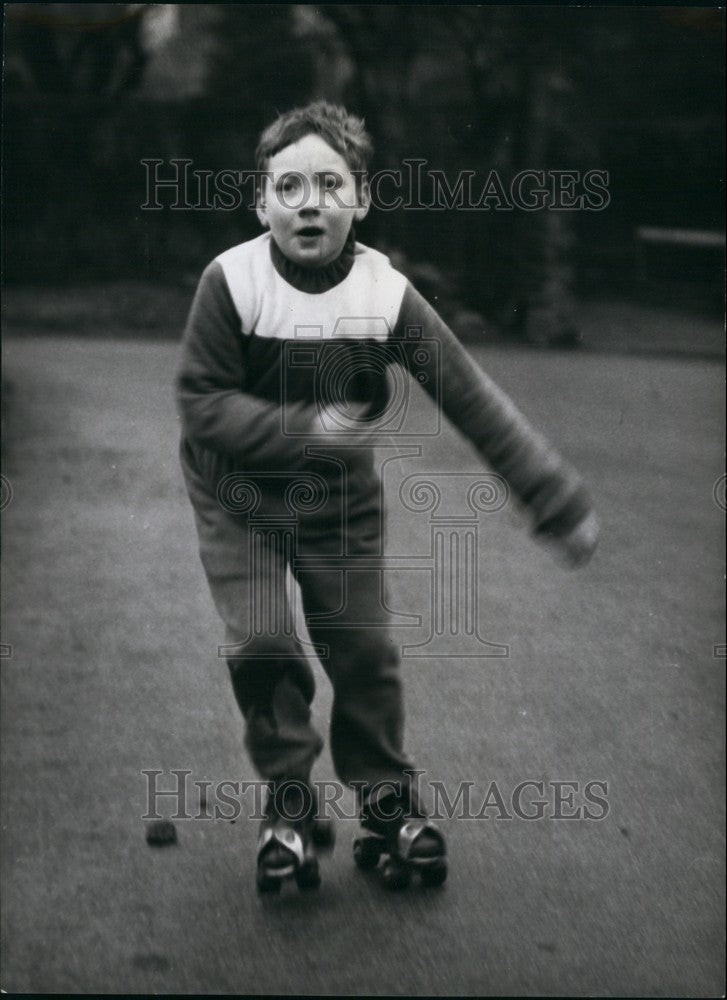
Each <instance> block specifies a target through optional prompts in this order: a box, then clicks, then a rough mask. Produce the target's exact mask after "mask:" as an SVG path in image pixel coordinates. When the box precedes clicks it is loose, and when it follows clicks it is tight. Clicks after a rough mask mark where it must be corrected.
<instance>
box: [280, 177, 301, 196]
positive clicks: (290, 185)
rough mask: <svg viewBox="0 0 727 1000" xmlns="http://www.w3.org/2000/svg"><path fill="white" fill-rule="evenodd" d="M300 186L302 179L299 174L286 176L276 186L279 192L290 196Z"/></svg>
mask: <svg viewBox="0 0 727 1000" xmlns="http://www.w3.org/2000/svg"><path fill="white" fill-rule="evenodd" d="M299 186H300V177H299V176H298V175H297V174H285V175H284V176H283V177H281V178H280V179H279V180H278V183H277V184H276V187H277V189H278V191H282V192H284V193H285V194H289V193H290V192H291V191H295V190H297V188H298V187H299Z"/></svg>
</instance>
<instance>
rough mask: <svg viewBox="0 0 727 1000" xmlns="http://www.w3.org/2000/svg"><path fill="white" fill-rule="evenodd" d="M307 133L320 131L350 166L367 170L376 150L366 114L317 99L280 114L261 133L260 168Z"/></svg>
mask: <svg viewBox="0 0 727 1000" xmlns="http://www.w3.org/2000/svg"><path fill="white" fill-rule="evenodd" d="M306 135H319V136H320V137H321V139H323V140H324V142H327V143H328V145H329V146H330V147H331V149H335V151H336V152H337V153H338V154H339V155H340V156H342V157H343V159H344V160H345V161H346V163H347V164H348V166H349V169H350V170H358V171H362V172H365V171H366V168H367V166H368V161H369V158H370V156H371V154H372V152H373V145H372V143H371V136H370V135H369V134H368V132H367V131H366V129H365V126H364V121H363V118H358V117H357V116H356V115H350V114H349V113H348V111H346V109H345V108H344V107H341V105H340V104H329V103H328V102H327V101H314V102H313V103H312V104H307V105H306V106H305V107H304V108H293V110H292V111H286V112H285V113H284V114H282V115H279V116H278V117H277V118H276V119H275V121H274V122H273V123H272V124H271V125H268V127H267V128H266V129H265V130H264V132H263V133H262V135H261V136H260V141H259V142H258V147H257V151H256V160H257V169H258V170H259V171H264V170H267V166H268V162H269V160H270V158H271V157H272V156H275V154H276V153H279V152H280V151H281V149H285V147H286V146H291V145H292V144H293V143H294V142H298V141H299V140H300V139H302V138H303V137H304V136H306Z"/></svg>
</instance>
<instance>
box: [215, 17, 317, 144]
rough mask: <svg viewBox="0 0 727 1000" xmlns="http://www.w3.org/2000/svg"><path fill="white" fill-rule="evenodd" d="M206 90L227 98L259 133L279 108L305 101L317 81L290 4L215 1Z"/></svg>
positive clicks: (282, 109)
mask: <svg viewBox="0 0 727 1000" xmlns="http://www.w3.org/2000/svg"><path fill="white" fill-rule="evenodd" d="M216 8H217V18H216V23H215V24H214V25H213V26H212V28H211V31H212V36H213V41H214V51H213V54H212V58H211V60H210V66H209V70H208V75H207V89H208V92H209V93H210V94H211V95H213V96H214V97H215V99H217V100H222V101H226V102H229V103H231V104H233V105H234V107H235V108H236V114H237V116H238V117H239V120H240V122H241V123H243V124H244V127H245V129H246V130H247V131H249V132H252V133H257V132H259V131H260V129H261V128H263V126H265V125H266V124H267V123H268V122H269V121H270V119H271V118H273V117H275V115H276V114H278V113H279V112H281V111H286V110H287V109H288V108H291V107H294V106H295V105H297V104H301V103H305V101H306V100H307V98H308V95H309V94H310V92H311V86H312V82H313V73H312V58H311V54H310V50H309V47H308V46H307V44H306V42H305V41H304V40H303V39H302V38H301V37H300V35H299V33H298V32H297V31H296V22H295V17H294V11H295V8H294V7H293V6H292V5H290V4H272V5H271V4H238V3H231V4H217V5H216Z"/></svg>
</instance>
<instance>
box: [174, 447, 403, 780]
mask: <svg viewBox="0 0 727 1000" xmlns="http://www.w3.org/2000/svg"><path fill="white" fill-rule="evenodd" d="M183 468H184V473H185V478H186V481H187V487H188V491H189V494H190V498H191V500H192V505H193V508H194V512H195V520H196V525H197V531H198V535H199V541H200V555H201V559H202V563H203V565H204V568H205V571H206V574H207V579H208V581H209V585H210V589H211V592H212V597H213V599H214V602H215V605H216V607H217V609H218V611H219V613H220V616H221V617H222V620H223V621H224V623H225V625H226V627H227V629H226V631H227V643H228V645H232V646H233V648H232V649H229V648H228V649H226V651H225V652H226V657H227V663H228V667H229V671H230V675H231V679H232V685H233V690H234V693H235V697H236V699H237V702H238V705H239V706H240V709H241V711H242V713H243V716H244V718H245V722H246V733H245V744H246V747H247V749H248V752H249V754H250V758H251V760H252V763H253V766H254V767H255V769H256V771H257V772H258V774H259V775H260V776H261V777H263V778H265V779H267V780H282V779H285V778H294V779H299V780H303V781H307V780H308V779H309V776H310V771H311V767H312V765H313V762H314V760H315V758H316V757H317V756H318V754H319V753H320V751H321V748H322V745H323V741H322V739H321V737H320V735H319V734H318V732H317V731H316V730H315V728H314V727H313V725H312V724H311V715H310V704H311V701H312V699H313V695H314V689H315V685H314V679H313V672H312V670H311V666H310V657H311V655H314V651H313V650H311V649H305V648H304V647H303V645H302V644H301V641H300V639H299V638H298V637H297V636H296V634H295V611H294V607H293V606H292V605H291V586H290V583H291V574H290V573H289V568H290V569H291V570H292V575H293V576H294V577H295V579H296V581H297V583H298V585H299V588H300V590H299V594H300V599H301V600H302V610H303V613H304V616H305V621H306V625H307V628H308V633H309V636H310V639H311V641H312V643H313V645H314V647H315V655H317V656H318V658H319V659H320V662H321V664H322V665H323V668H324V670H325V671H326V673H327V675H328V677H329V678H330V680H331V684H332V686H333V694H334V698H333V709H332V715H331V726H330V740H331V754H332V757H333V763H334V766H335V769H336V773H337V775H338V777H339V778H340V779H341V780H342V781H343V782H344V783H346V784H348V785H350V784H352V783H362V784H365V786H367V787H371V786H373V785H375V784H377V783H378V782H384V781H392V782H404V783H405V782H406V775H405V773H404V772H405V771H406V770H407V769H410V768H411V767H412V765H411V763H410V761H409V760H408V759H407V757H406V756H405V755H404V753H403V750H402V740H403V723H404V714H403V699H402V690H401V680H400V675H399V654H398V650H397V648H396V646H395V644H394V643H393V641H392V639H391V636H390V630H389V613H388V611H387V609H386V598H385V592H384V585H383V571H382V569H380V568H376V567H375V566H374V567H372V566H371V557H373V559H374V560H375V559H376V558H377V557H378V558H379V559H380V557H381V555H382V531H383V522H382V517H381V510H380V507H379V504H378V502H377V501H376V498H375V497H373V498H371V499H370V500H369V501H368V502H367V503H363V504H362V503H359V504H347V509H346V510H345V511H343V512H342V507H341V502H342V500H341V498H340V497H339V498H338V500H336V498H335V497H334V498H333V499H332V501H331V503H329V504H328V506H327V507H326V509H324V510H322V511H321V510H318V511H315V512H313V513H312V514H310V515H305V514H304V515H300V516H298V517H297V518H294V519H293V520H292V521H291V518H290V517H288V518H287V519H286V518H285V516H284V511H285V508H284V507H283V505H282V504H279V503H278V504H277V514H278V515H280V513H281V511H282V512H283V516H282V517H281V516H278V517H277V518H276V516H275V514H274V513H271V514H270V516H266V511H267V510H269V511H271V512H274V511H275V510H276V504H270V505H268V504H266V500H265V498H264V497H263V499H262V501H261V503H260V504H259V505H258V507H257V508H256V509H255V511H254V512H253V513H239V514H238V513H230V511H229V510H226V509H225V507H224V506H223V504H222V503H221V502H220V499H219V497H218V496H217V495H215V494H214V493H213V492H212V491H211V490H210V489H209V486H208V485H207V483H206V482H205V480H204V479H203V478H202V476H201V475H200V474H199V473H198V471H197V470H195V469H193V468H190V466H189V465H187V464H185V463H184V461H183ZM227 506H229V505H227ZM342 513H343V515H345V516H343V517H342ZM366 557H369V565H368V567H366V565H365V564H364V565H362V561H363V562H364V563H365V559H366ZM293 595H294V597H296V596H297V595H296V594H295V588H293Z"/></svg>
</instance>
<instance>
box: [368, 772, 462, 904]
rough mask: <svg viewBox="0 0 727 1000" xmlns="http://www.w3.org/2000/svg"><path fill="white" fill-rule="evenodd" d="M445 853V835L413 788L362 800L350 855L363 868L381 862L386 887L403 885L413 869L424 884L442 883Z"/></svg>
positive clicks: (438, 884) (404, 885) (444, 874)
mask: <svg viewBox="0 0 727 1000" xmlns="http://www.w3.org/2000/svg"><path fill="white" fill-rule="evenodd" d="M446 854H447V847H446V844H445V842H444V837H443V836H442V834H441V832H440V831H439V830H438V829H437V827H436V826H435V825H434V824H433V823H432V822H430V821H429V820H428V819H427V818H426V816H425V815H424V813H423V812H422V810H421V809H420V808H419V805H418V803H417V801H416V797H415V795H414V794H413V792H409V791H405V792H404V794H403V795H401V794H395V793H392V794H389V795H386V796H384V797H382V798H380V799H378V800H377V801H375V802H367V803H365V804H364V806H363V808H362V810H361V836H359V837H357V838H356V839H355V840H354V842H353V859H354V862H355V864H356V867H357V868H359V869H361V870H362V871H370V870H373V869H374V868H377V867H379V865H380V862H382V864H381V865H380V872H381V878H382V881H383V883H384V885H385V886H386V887H387V888H389V889H406V888H407V887H408V885H409V883H410V882H411V879H412V875H413V874H415V873H416V874H418V875H419V877H420V879H421V882H422V885H424V886H432V887H433V886H440V885H443V883H444V882H445V881H446V878H447V858H446Z"/></svg>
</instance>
